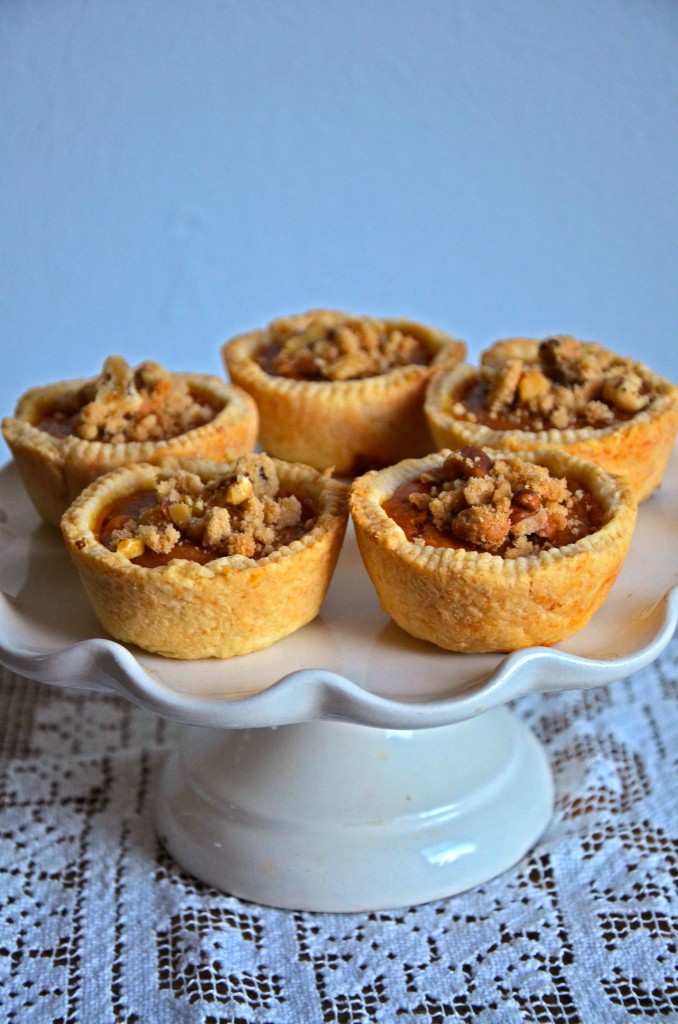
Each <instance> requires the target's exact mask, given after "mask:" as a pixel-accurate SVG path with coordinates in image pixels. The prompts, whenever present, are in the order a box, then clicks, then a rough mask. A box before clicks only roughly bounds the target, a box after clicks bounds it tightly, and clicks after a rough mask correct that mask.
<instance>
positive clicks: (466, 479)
mask: <svg viewBox="0 0 678 1024" xmlns="http://www.w3.org/2000/svg"><path fill="white" fill-rule="evenodd" d="M382 507H383V509H384V511H385V512H386V514H387V515H388V516H390V517H391V519H393V520H394V521H395V522H396V523H397V524H398V526H400V527H401V529H402V530H403V532H404V533H405V536H406V537H407V540H408V541H410V542H412V543H414V544H427V545H430V546H431V547H436V548H443V547H446V548H463V549H465V550H467V551H488V552H490V553H491V554H494V555H501V556H502V557H503V558H519V557H521V556H525V555H530V554H536V553H538V552H539V551H542V550H548V549H551V548H559V547H565V546H566V545H567V544H572V543H574V542H575V541H577V540H580V539H581V538H582V537H586V536H588V535H589V534H590V533H593V532H595V531H596V530H597V529H599V528H600V526H601V525H602V524H603V522H604V514H603V511H602V509H601V508H600V506H599V505H598V504H597V502H596V501H595V499H594V497H593V495H592V494H591V493H590V492H589V491H588V490H587V489H586V488H585V487H583V486H582V485H581V484H580V483H577V482H576V481H573V480H568V479H567V478H564V477H563V478H560V477H555V476H552V475H551V473H550V472H549V470H548V469H547V468H546V467H545V466H539V465H535V464H534V463H532V462H524V461H521V460H519V459H513V460H511V462H507V461H506V460H503V459H496V460H495V459H492V458H491V457H490V456H489V455H488V453H487V452H485V451H484V450H483V449H482V448H477V447H474V446H471V445H469V446H467V447H465V448H462V449H461V450H460V451H458V452H452V453H451V454H450V455H449V456H448V457H447V458H446V460H445V462H444V463H443V464H442V466H440V467H439V468H437V469H434V470H428V471H426V472H424V473H421V474H420V475H419V476H417V477H415V478H414V479H412V480H408V481H406V482H405V483H403V484H401V485H400V486H399V487H398V488H397V489H396V490H395V492H394V494H393V495H392V496H391V497H390V498H388V499H387V500H386V501H384V502H383V505H382Z"/></svg>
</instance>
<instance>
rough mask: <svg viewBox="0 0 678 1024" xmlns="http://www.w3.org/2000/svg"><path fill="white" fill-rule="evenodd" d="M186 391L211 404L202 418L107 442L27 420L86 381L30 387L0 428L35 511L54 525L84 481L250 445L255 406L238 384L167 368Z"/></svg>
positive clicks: (222, 455)
mask: <svg viewBox="0 0 678 1024" xmlns="http://www.w3.org/2000/svg"><path fill="white" fill-rule="evenodd" d="M172 376H173V377H174V378H177V379H180V380H184V381H186V383H187V384H188V385H189V388H190V390H191V392H192V393H193V394H194V395H196V396H199V397H204V398H205V399H206V400H207V401H209V402H210V403H212V404H214V405H215V406H217V407H218V408H219V411H218V412H217V413H216V415H215V416H214V418H213V419H211V420H210V421H209V423H205V424H203V425H202V426H199V427H195V428H194V429H193V430H187V431H185V432H184V433H183V434H178V435H177V436H176V437H172V438H167V439H165V440H161V441H128V442H124V443H108V442H105V441H85V440H83V439H82V438H79V437H76V436H75V435H72V436H70V437H65V438H58V437H53V436H52V435H51V434H48V433H47V432H46V431H44V430H40V429H39V428H38V427H36V426H34V424H35V423H37V422H38V421H39V420H40V418H41V417H42V416H43V415H44V414H45V413H46V412H48V411H50V410H52V409H55V408H64V407H66V406H67V405H68V403H69V400H71V399H75V397H76V396H77V395H78V393H79V392H80V390H81V389H82V388H83V387H84V386H86V385H87V384H89V383H91V381H90V380H85V379H83V380H71V381H64V382H62V383H58V384H49V385H46V386H45V387H38V388H31V390H29V391H27V392H26V393H25V394H24V395H22V397H21V398H20V399H19V401H18V403H17V407H16V411H15V413H14V416H10V417H7V418H6V419H4V420H3V421H2V432H3V435H4V438H5V440H6V442H7V444H8V445H9V448H10V451H11V452H12V455H13V457H14V461H15V462H16V465H17V469H18V471H19V474H20V476H21V479H22V482H23V485H24V487H25V488H26V491H27V493H28V496H29V497H30V499H31V501H32V502H33V505H34V506H35V508H36V510H37V512H38V513H39V514H40V515H41V516H42V517H43V519H45V520H47V522H49V523H52V525H54V526H57V527H58V526H59V522H60V520H61V516H62V515H63V513H64V512H65V511H66V509H67V508H68V506H69V505H70V504H71V502H72V501H73V499H74V498H75V497H76V496H77V495H78V494H79V493H80V492H81V491H82V490H83V488H84V487H86V486H87V484H89V483H91V482H92V480H95V479H96V478H97V477H99V476H102V475H103V474H104V473H107V472H109V471H110V470H112V469H117V468H118V467H119V466H128V465H132V464H134V463H139V462H150V463H158V462H159V461H160V460H161V459H166V458H203V459H209V460H212V461H215V462H223V461H226V460H229V459H232V458H236V457H237V456H238V455H245V454H246V453H247V452H250V451H252V449H253V448H254V445H255V443H256V437H257V430H258V415H257V409H256V405H255V403H254V402H253V400H252V399H251V398H250V396H249V395H248V394H247V393H246V392H245V391H243V390H242V389H241V388H237V387H234V386H233V385H229V384H227V383H226V382H225V381H222V380H220V378H218V377H213V376H210V375H207V374H198V373H175V374H172Z"/></svg>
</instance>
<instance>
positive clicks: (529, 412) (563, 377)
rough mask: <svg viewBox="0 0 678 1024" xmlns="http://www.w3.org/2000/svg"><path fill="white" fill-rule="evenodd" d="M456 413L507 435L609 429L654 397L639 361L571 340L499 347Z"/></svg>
mask: <svg viewBox="0 0 678 1024" xmlns="http://www.w3.org/2000/svg"><path fill="white" fill-rule="evenodd" d="M481 363H482V365H481V368H480V379H479V381H478V382H477V383H476V384H475V385H472V387H471V389H470V390H469V392H467V394H465V395H463V396H462V398H461V400H460V401H457V402H455V404H454V406H453V413H454V415H455V416H459V417H460V418H463V419H468V420H471V421H472V422H480V423H484V424H486V425H488V426H490V427H493V428H496V429H500V430H510V429H514V428H518V429H531V430H547V429H549V428H551V427H555V428H556V429H558V430H565V429H567V428H569V427H583V426H588V427H594V428H597V427H605V426H608V425H609V424H611V423H613V422H615V421H618V420H623V419H628V418H629V417H631V416H633V415H634V414H635V413H637V412H640V411H641V410H642V409H645V408H646V406H648V405H649V404H650V402H651V401H652V398H653V397H654V395H653V392H652V390H651V389H650V387H649V386H648V384H647V382H646V381H645V380H643V378H642V377H641V376H640V374H639V373H638V372H637V370H636V369H634V363H633V360H631V359H629V358H625V357H623V356H618V355H615V354H614V353H613V352H609V351H608V350H607V349H605V348H603V347H602V346H601V345H598V344H596V343H595V342H585V341H578V340H577V339H575V338H572V337H569V336H565V335H562V336H557V337H552V338H546V339H544V340H543V341H541V342H534V343H533V345H532V347H531V349H530V347H529V343H526V342H525V341H513V340H509V341H505V342H498V343H497V344H496V345H494V346H492V348H491V349H489V350H488V352H486V353H485V354H484V356H483V358H482V360H481Z"/></svg>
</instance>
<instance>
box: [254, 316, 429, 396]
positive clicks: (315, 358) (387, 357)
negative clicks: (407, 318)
mask: <svg viewBox="0 0 678 1024" xmlns="http://www.w3.org/2000/svg"><path fill="white" fill-rule="evenodd" d="M430 360H431V352H430V351H429V349H428V348H427V347H426V345H425V344H424V342H423V341H422V340H421V339H419V338H417V337H415V336H414V335H412V334H409V333H407V331H405V330H402V329H401V328H400V327H397V326H394V325H391V324H388V323H386V322H385V321H384V320H374V319H370V318H367V317H354V316H346V317H344V318H342V319H341V320H338V319H337V316H336V314H328V313H322V312H321V313H318V314H317V316H315V317H313V319H312V320H311V321H310V322H309V323H307V324H306V325H305V326H303V327H302V326H300V325H299V323H298V322H297V321H295V319H294V318H291V317H281V318H280V319H278V320H274V321H273V323H272V324H271V325H270V327H269V329H268V342H267V344H266V347H265V348H264V349H263V351H262V352H261V353H260V359H259V361H260V364H261V365H262V366H263V367H264V369H265V370H266V371H267V372H268V373H271V374H273V375H275V376H278V377H290V378H292V379H295V380H329V381H341V380H356V379H360V378H363V377H374V376H377V375H378V374H381V373H386V372H387V371H388V370H391V369H393V368H394V367H396V366H407V365H410V364H413V363H414V364H419V365H425V364H427V363H429V362H430Z"/></svg>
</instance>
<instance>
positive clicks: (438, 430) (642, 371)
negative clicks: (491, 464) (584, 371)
mask: <svg viewBox="0 0 678 1024" xmlns="http://www.w3.org/2000/svg"><path fill="white" fill-rule="evenodd" d="M633 368H634V369H635V370H636V372H637V373H638V374H639V375H640V376H641V378H642V379H643V380H645V381H647V383H648V384H649V385H650V386H651V387H652V388H653V389H654V390H655V392H656V396H655V398H654V399H653V400H652V402H651V403H650V404H649V406H648V407H647V408H646V409H643V410H642V411H641V412H638V413H636V414H635V415H634V416H633V417H632V418H631V419H628V420H625V421H620V422H617V423H613V424H610V425H609V426H607V427H600V428H593V427H582V428H576V429H575V428H569V429H566V430H556V429H555V428H551V429H549V430H534V431H532V430H495V429H493V428H492V427H488V426H485V425H484V424H481V423H472V422H470V421H468V420H462V419H458V418H457V417H455V416H454V414H453V412H452V407H453V405H454V403H455V402H456V401H458V400H459V399H460V397H461V395H462V394H463V393H464V391H465V390H466V388H467V387H468V386H469V385H470V384H472V383H473V382H474V381H475V380H477V379H478V370H477V369H476V368H475V367H473V366H469V365H468V364H466V363H460V364H459V365H458V366H456V367H454V368H452V369H450V370H446V371H444V372H443V373H441V374H439V375H438V376H436V377H435V378H434V379H433V380H432V381H431V384H430V386H429V388H428V391H427V394H426V400H425V404H424V409H425V414H426V418H427V421H428V425H429V428H430V430H431V434H432V435H433V439H434V442H435V445H436V447H438V448H462V447H464V445H476V446H477V447H481V448H484V447H490V448H498V449H500V450H501V451H512V452H517V451H534V450H536V449H538V448H560V449H562V450H563V451H567V452H570V453H571V454H572V455H579V456H581V458H583V459H588V460H590V461H591V462H595V463H596V464H597V465H599V466H602V467H603V468H604V469H607V470H608V471H609V472H610V473H621V474H622V475H623V476H625V477H626V478H627V479H628V480H629V481H630V483H631V485H632V487H633V490H634V493H635V495H636V499H637V500H638V501H639V502H640V501H644V500H645V499H646V498H648V497H649V496H650V495H651V494H652V493H653V492H654V491H655V490H656V489H657V487H659V485H660V483H661V481H662V479H663V476H664V473H665V472H666V467H667V466H668V463H669V459H670V458H671V452H672V450H673V445H674V443H675V439H676V434H677V433H678V388H676V387H675V385H674V384H672V383H671V382H670V381H668V380H665V379H664V378H663V377H660V376H659V375H658V374H656V373H654V372H653V371H652V370H650V369H649V367H647V366H645V365H644V364H643V363H635V364H634V367H633Z"/></svg>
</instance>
